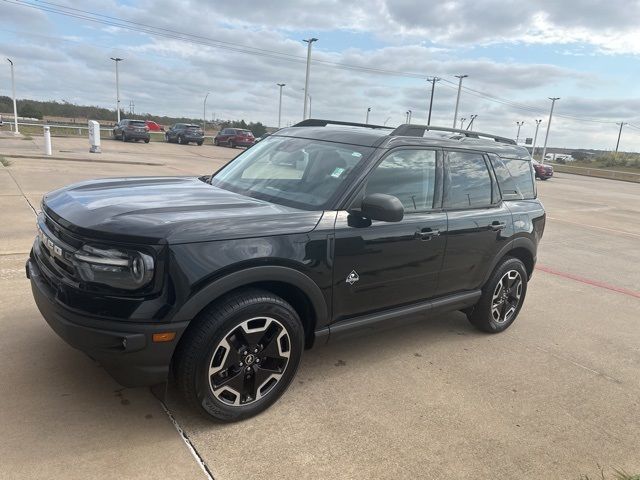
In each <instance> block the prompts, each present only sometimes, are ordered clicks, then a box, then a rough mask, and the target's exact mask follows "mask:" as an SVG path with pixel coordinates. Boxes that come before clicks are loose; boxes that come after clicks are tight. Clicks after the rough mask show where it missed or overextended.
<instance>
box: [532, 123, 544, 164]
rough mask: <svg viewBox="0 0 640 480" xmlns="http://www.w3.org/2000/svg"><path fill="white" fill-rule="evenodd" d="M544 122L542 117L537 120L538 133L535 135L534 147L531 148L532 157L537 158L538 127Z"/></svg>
mask: <svg viewBox="0 0 640 480" xmlns="http://www.w3.org/2000/svg"><path fill="white" fill-rule="evenodd" d="M541 123H542V119H540V120H536V133H535V135H534V136H533V147H532V148H531V158H534V159H535V158H536V157H535V156H534V155H535V153H536V142H537V141H538V129H539V128H540V124H541Z"/></svg>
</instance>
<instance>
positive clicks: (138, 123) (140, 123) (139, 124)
mask: <svg viewBox="0 0 640 480" xmlns="http://www.w3.org/2000/svg"><path fill="white" fill-rule="evenodd" d="M129 124H130V125H133V126H134V127H146V126H147V124H146V123H145V122H144V121H142V120H129Z"/></svg>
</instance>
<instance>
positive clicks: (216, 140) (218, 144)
mask: <svg viewBox="0 0 640 480" xmlns="http://www.w3.org/2000/svg"><path fill="white" fill-rule="evenodd" d="M213 144H214V145H215V146H216V147H219V146H220V142H218V139H217V138H214V139H213Z"/></svg>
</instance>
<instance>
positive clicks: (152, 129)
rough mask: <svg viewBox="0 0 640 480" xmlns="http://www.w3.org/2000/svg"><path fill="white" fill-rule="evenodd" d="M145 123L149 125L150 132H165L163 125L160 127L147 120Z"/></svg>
mask: <svg viewBox="0 0 640 480" xmlns="http://www.w3.org/2000/svg"><path fill="white" fill-rule="evenodd" d="M144 123H146V124H147V127H148V128H149V131H150V132H164V127H162V125H158V124H157V123H156V122H154V121H153V120H145V121H144Z"/></svg>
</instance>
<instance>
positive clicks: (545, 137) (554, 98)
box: [540, 97, 560, 163]
mask: <svg viewBox="0 0 640 480" xmlns="http://www.w3.org/2000/svg"><path fill="white" fill-rule="evenodd" d="M549 100H551V111H550V112H549V123H547V134H546V135H545V136H544V147H543V149H542V158H541V160H540V163H544V157H545V156H546V155H547V141H548V140H549V130H550V129H551V118H552V117H553V107H554V106H555V104H556V100H560V97H549Z"/></svg>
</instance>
